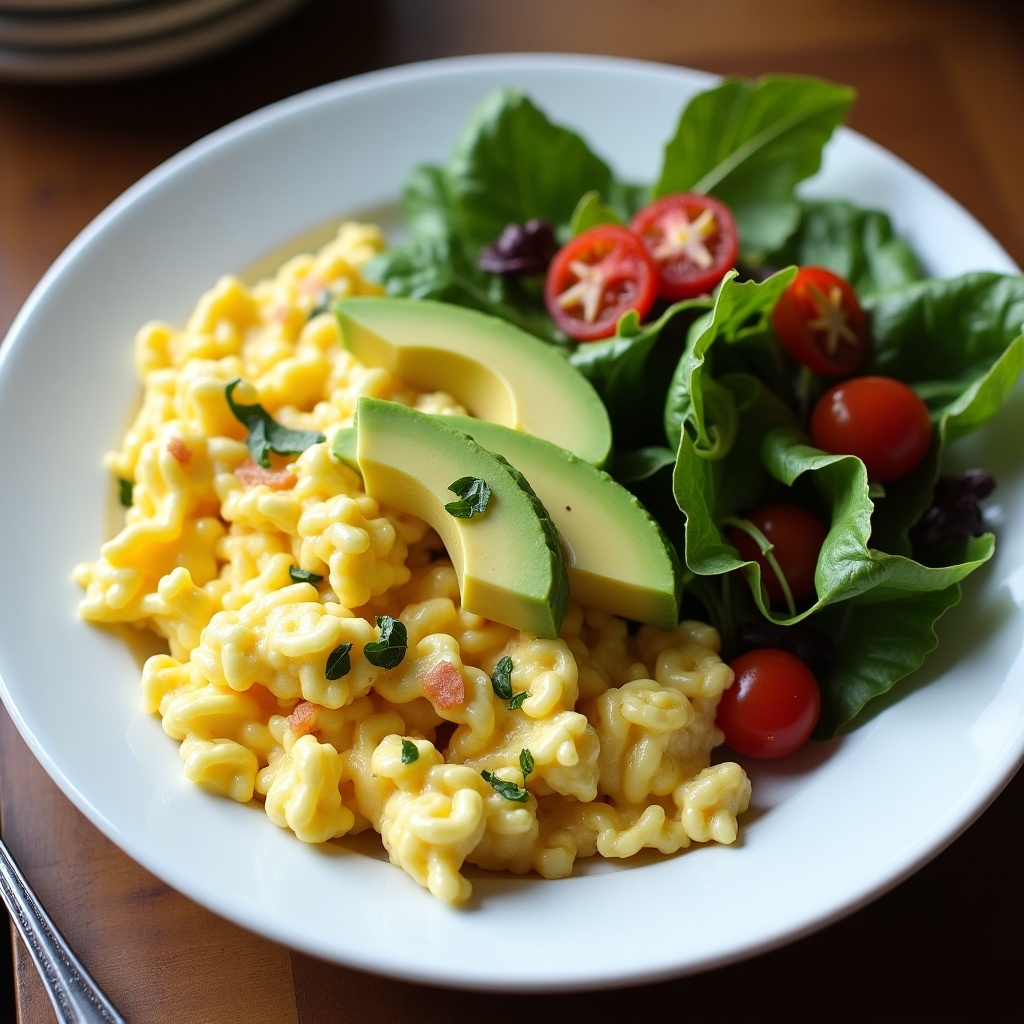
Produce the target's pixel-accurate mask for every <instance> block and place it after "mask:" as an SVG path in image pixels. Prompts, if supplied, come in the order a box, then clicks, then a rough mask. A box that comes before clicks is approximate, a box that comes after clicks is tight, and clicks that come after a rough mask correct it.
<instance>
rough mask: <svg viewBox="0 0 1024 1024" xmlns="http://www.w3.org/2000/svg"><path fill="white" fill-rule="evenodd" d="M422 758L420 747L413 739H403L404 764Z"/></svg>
mask: <svg viewBox="0 0 1024 1024" xmlns="http://www.w3.org/2000/svg"><path fill="white" fill-rule="evenodd" d="M419 758H420V751H419V747H417V746H416V744H415V743H413V741H412V740H407V739H404V738H403V740H402V764H412V763H413V762H414V761H418V760H419Z"/></svg>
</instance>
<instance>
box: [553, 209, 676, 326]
mask: <svg viewBox="0 0 1024 1024" xmlns="http://www.w3.org/2000/svg"><path fill="white" fill-rule="evenodd" d="M657 276H658V272H657V269H656V268H655V266H654V262H653V261H652V260H651V258H650V256H648V255H647V250H646V249H645V248H644V246H643V243H642V242H641V241H640V239H639V238H637V237H636V235H634V234H633V233H632V232H631V231H629V230H628V229H627V228H624V227H621V226H620V225H618V224H599V225H597V226H596V227H593V228H589V229H588V230H586V231H582V232H580V234H578V235H577V236H576V237H575V238H574V239H573V240H572V241H571V242H569V243H567V244H566V245H564V246H563V247H562V248H561V249H559V250H558V252H557V253H555V258H554V259H553V260H552V261H551V265H550V266H549V267H548V274H547V279H546V281H545V284H544V302H545V304H546V305H547V308H548V312H549V313H550V314H551V317H552V319H553V320H554V321H555V323H556V324H557V325H558V327H560V328H561V329H562V330H563V331H565V333H566V334H568V335H569V337H570V338H575V339H576V340H577V341H594V340H595V339H597V338H607V337H609V336H611V335H612V334H614V333H615V325H616V324H617V323H618V322H619V317H621V316H622V314H623V313H626V312H628V311H629V310H631V309H635V310H636V311H637V313H639V314H640V317H641V319H642V318H643V317H644V316H646V315H647V313H648V312H649V311H650V309H651V306H652V305H654V299H655V283H656V281H657Z"/></svg>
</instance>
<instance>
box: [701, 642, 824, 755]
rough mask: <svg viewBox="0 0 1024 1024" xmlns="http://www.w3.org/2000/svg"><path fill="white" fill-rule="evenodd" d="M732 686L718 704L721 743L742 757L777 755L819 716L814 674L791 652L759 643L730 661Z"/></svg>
mask: <svg viewBox="0 0 1024 1024" xmlns="http://www.w3.org/2000/svg"><path fill="white" fill-rule="evenodd" d="M730 668H732V670H733V672H734V673H735V678H734V680H733V684H732V686H730V687H729V689H728V690H726V691H725V693H723V694H722V699H721V701H720V702H719V705H718V714H717V722H718V727H719V728H720V729H721V730H722V732H723V733H725V742H726V743H728V744H729V746H730V747H732V749H733V750H735V751H736V753H738V754H745V755H746V756H747V757H761V758H770V757H783V756H785V755H786V754H791V753H792V752H793V751H794V750H796V749H797V748H798V747H801V746H803V744H804V743H805V742H806V741H807V740H808V739H809V738H810V735H811V733H812V732H814V727H815V726H816V725H817V724H818V716H819V715H820V714H821V691H820V690H819V689H818V681H817V679H815V678H814V673H813V672H811V670H810V669H809V668H808V667H807V666H806V665H805V664H804V663H803V662H802V661H801V660H800V659H799V658H798V657H797V656H796V655H795V654H790V653H789V651H782V650H779V649H777V648H774V647H759V648H758V649H757V650H753V651H748V652H747V653H746V654H741V655H740V656H739V657H737V658H735V659H734V660H733V661H732V662H730Z"/></svg>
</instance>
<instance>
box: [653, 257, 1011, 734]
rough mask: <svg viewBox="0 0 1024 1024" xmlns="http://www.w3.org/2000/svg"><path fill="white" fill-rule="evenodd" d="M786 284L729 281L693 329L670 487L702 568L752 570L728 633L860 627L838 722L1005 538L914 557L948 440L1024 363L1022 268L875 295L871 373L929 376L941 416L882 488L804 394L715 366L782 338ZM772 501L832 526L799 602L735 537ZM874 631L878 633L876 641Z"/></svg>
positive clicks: (997, 397)
mask: <svg viewBox="0 0 1024 1024" xmlns="http://www.w3.org/2000/svg"><path fill="white" fill-rule="evenodd" d="M783 276H784V275H782V274H780V275H777V277H779V278H780V279H781V278H782V277H783ZM777 287H778V282H777V281H776V280H775V279H773V278H769V279H768V280H767V281H766V282H764V283H763V284H753V283H751V282H746V283H740V282H738V281H736V280H735V279H729V280H727V281H725V282H723V285H722V288H721V290H720V292H719V295H718V297H717V301H716V303H715V307H714V309H713V310H711V311H710V312H709V313H708V314H706V315H705V318H704V319H703V320H702V321H699V322H697V323H695V324H694V325H693V327H692V328H691V336H690V340H689V343H688V346H687V350H686V353H685V354H684V356H683V358H682V359H681V360H680V362H679V365H678V367H677V372H676V375H675V376H674V378H673V384H672V386H671V387H670V391H669V401H668V403H667V405H666V429H667V430H670V431H672V432H673V436H675V437H678V448H677V456H676V463H675V467H674V470H673V479H672V487H673V493H674V496H675V499H676V502H677V503H678V505H679V508H680V509H681V510H682V512H683V514H684V516H685V518H686V530H685V541H684V558H685V562H686V565H687V567H688V568H689V570H690V571H692V572H693V573H695V574H696V575H698V576H726V575H729V574H735V573H736V572H739V573H741V574H742V575H743V577H744V578H745V579H746V581H747V584H748V588H749V591H748V593H747V594H746V595H743V596H742V597H741V598H739V599H737V600H736V601H735V607H732V608H726V609H725V610H724V612H723V610H722V608H721V601H720V600H719V601H718V615H719V618H720V619H721V620H722V626H723V628H724V629H726V630H728V629H729V628H730V626H731V624H734V623H736V622H742V621H743V620H744V618H745V617H747V618H749V609H750V608H756V613H757V614H759V615H760V616H763V617H764V618H766V619H768V620H770V621H772V622H776V623H779V624H782V625H794V624H796V623H798V622H801V621H804V620H808V619H810V618H811V617H813V620H814V625H815V626H816V627H817V628H818V629H819V630H821V631H823V632H826V633H827V634H828V635H830V636H833V637H837V636H839V635H840V633H839V632H837V630H838V629H839V624H840V623H842V624H843V630H844V631H847V632H851V631H852V632H851V636H852V637H854V639H850V640H848V641H843V642H841V643H839V644H838V645H837V649H838V650H839V659H838V661H837V663H836V665H835V666H834V667H833V668H832V669H831V670H830V671H829V673H828V674H826V675H825V676H824V677H823V678H822V679H821V680H820V681H821V683H822V687H823V691H826V692H827V694H828V696H827V704H828V713H827V715H825V716H824V717H823V723H824V724H823V725H822V726H821V727H820V728H821V729H831V730H834V729H836V728H839V727H840V726H842V725H843V724H845V723H846V722H847V721H848V720H849V718H850V717H852V715H854V714H856V713H857V712H858V711H859V710H860V708H861V707H862V706H863V703H864V701H866V700H867V699H870V698H871V697H872V696H877V695H878V694H879V693H882V692H885V691H886V690H887V689H889V688H890V687H891V686H892V685H893V684H894V683H895V682H897V681H898V679H900V678H902V677H903V676H904V675H905V674H907V673H908V672H910V671H912V670H913V669H914V668H916V666H917V665H918V664H920V662H921V660H922V659H923V658H924V656H925V654H926V653H927V651H929V650H931V649H932V647H933V646H934V626H935V622H936V620H937V619H938V617H939V616H940V615H941V614H943V613H944V612H945V611H946V610H947V609H948V608H949V607H950V606H951V605H952V604H954V603H955V602H956V600H958V595H959V584H960V583H961V582H962V580H963V579H965V578H966V576H968V575H969V574H970V573H972V572H974V571H975V570H976V569H977V568H978V567H979V566H981V565H982V564H984V563H985V562H986V561H987V560H988V559H989V558H990V557H991V556H992V553H993V550H994V544H995V541H994V538H993V536H992V535H991V534H987V533H986V534H982V535H981V536H979V537H971V538H968V539H966V540H964V541H962V542H958V543H956V544H951V545H947V546H945V547H944V548H943V549H942V550H941V551H937V552H934V553H932V554H931V555H930V557H929V560H928V562H927V563H925V562H922V561H919V560H917V559H916V558H914V557H912V553H911V550H910V543H909V540H908V532H909V529H910V527H911V526H912V525H913V524H914V522H916V521H917V519H918V518H920V516H921V514H922V512H923V511H924V509H925V508H927V507H928V505H929V503H930V501H931V496H932V494H933V491H934V486H935V481H936V479H937V476H938V472H939V464H940V459H941V453H942V450H943V448H944V446H945V445H946V444H947V443H948V442H950V441H952V440H954V439H956V438H959V437H961V436H963V435H964V434H965V433H966V432H967V431H969V430H972V429H974V428H976V427H978V426H980V425H981V424H982V423H984V422H986V421H987V420H988V419H989V418H990V417H991V416H992V415H994V414H995V412H996V411H997V410H998V408H999V407H1000V406H1001V405H1002V403H1003V402H1004V400H1005V399H1006V398H1007V397H1008V395H1009V393H1010V391H1011V389H1012V388H1013V386H1014V384H1015V382H1016V380H1017V378H1018V376H1019V375H1020V373H1021V370H1022V369H1024V333H1022V331H1024V279H1022V278H1019V277H1011V276H1004V275H999V274H993V273H975V274H968V275H964V276H962V277H959V278H955V279H952V280H950V281H923V282H914V283H911V284H909V285H907V286H906V287H904V288H901V289H895V290H890V291H887V292H885V293H883V294H880V295H879V296H877V297H876V298H875V299H874V300H872V302H871V303H870V304H869V310H870V313H871V315H872V317H873V323H874V330H875V350H874V355H873V365H872V370H873V371H874V372H884V373H886V374H887V375H889V376H895V377H899V378H900V379H903V380H905V381H906V382H907V383H909V384H911V385H912V386H914V387H916V388H918V389H919V390H920V391H921V393H922V394H923V395H924V396H925V397H926V398H927V399H928V401H929V406H930V409H931V411H932V415H933V418H934V422H935V431H934V437H933V442H932V446H931V450H930V452H929V453H928V456H927V457H926V458H925V460H924V461H923V462H922V463H921V464H920V465H919V466H918V467H917V468H916V469H915V470H914V471H913V472H912V473H911V474H909V475H908V476H907V477H905V478H903V479H902V480H900V481H897V482H895V483H894V484H891V485H890V486H889V487H888V488H887V490H886V491H885V492H884V493H882V492H879V491H877V489H873V488H872V487H871V486H870V484H869V481H868V478H867V473H866V471H865V468H864V464H863V463H862V462H861V461H860V459H858V458H856V457H854V456H849V455H830V454H827V453H825V452H822V451H821V450H820V449H817V448H815V447H814V446H813V445H811V443H810V441H809V438H808V437H807V434H806V432H805V430H804V428H803V425H802V424H803V420H802V418H801V416H800V415H799V414H798V412H797V409H796V406H797V405H798V401H797V400H796V398H795V396H791V397H793V399H794V400H792V401H786V400H785V399H784V398H783V397H781V396H782V395H785V394H786V393H785V392H779V391H777V390H774V389H773V388H771V387H769V386H768V385H766V384H765V382H764V380H763V379H762V378H761V377H760V376H758V375H757V374H756V373H751V372H746V371H742V370H740V371H736V370H733V371H730V372H727V373H724V374H721V375H718V374H716V373H715V372H714V371H715V367H716V364H718V363H721V362H722V360H720V359H719V353H720V352H724V353H726V354H727V355H728V354H732V350H733V349H734V348H735V346H736V344H737V341H738V340H740V339H745V340H746V341H747V342H748V343H750V344H751V346H752V347H753V348H754V349H759V350H761V353H762V355H763V354H764V351H765V350H767V349H770V348H771V347H773V346H774V345H775V344H776V343H775V342H774V339H773V338H772V336H771V334H770V332H769V331H766V330H763V329H762V328H763V320H764V317H765V316H766V315H767V314H766V311H770V309H771V304H772V303H773V302H774V299H773V297H772V296H773V294H777V291H776V290H777ZM752 365H754V364H753V363H752ZM940 369H941V374H942V376H941V377H940V376H938V375H937V371H938V370H940ZM766 500H789V501H794V502H795V503H797V504H802V505H804V506H805V507H810V508H813V509H815V510H816V511H818V513H819V514H820V515H821V517H822V518H823V520H824V521H825V522H826V523H829V524H830V529H829V532H828V536H827V537H826V540H825V542H824V544H823V546H822V550H821V554H820V556H819V559H818V568H817V572H816V575H815V587H816V591H817V594H816V599H815V600H814V601H813V602H812V603H810V604H808V605H806V606H805V607H802V608H800V609H792V610H787V611H784V612H780V611H779V610H777V609H773V608H771V607H769V606H768V605H767V604H766V602H765V599H764V595H763V593H762V588H761V570H760V567H759V566H758V565H757V564H756V563H753V562H745V561H743V560H742V559H740V558H739V556H738V554H737V552H736V550H735V549H734V548H733V547H732V545H731V544H730V543H729V542H728V539H727V533H728V529H729V525H730V523H729V520H730V517H732V516H737V515H742V512H743V510H744V509H745V508H749V507H751V506H752V505H754V504H760V503H761V502H763V501H766ZM880 607H881V609H882V610H878V609H879V608H880ZM839 608H841V609H842V611H841V613H840V611H837V610H836V609H839ZM871 629H874V630H876V631H877V635H876V637H875V639H874V640H873V641H872V642H868V639H869V638H867V637H866V636H865V635H864V634H866V633H867V632H868V631H869V630H871ZM843 635H845V633H844V634H843ZM728 639H729V638H728V637H726V642H727V643H728ZM883 640H884V641H885V642H884V643H883V642H882V641H883ZM886 644H892V645H896V646H900V647H901V650H900V651H899V652H892V651H889V650H887V649H886Z"/></svg>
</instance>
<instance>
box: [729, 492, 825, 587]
mask: <svg viewBox="0 0 1024 1024" xmlns="http://www.w3.org/2000/svg"><path fill="white" fill-rule="evenodd" d="M745 518H746V519H748V520H749V521H750V522H751V523H752V524H753V525H754V526H756V527H757V529H758V530H760V531H761V533H763V534H764V536H765V539H766V540H767V541H768V543H769V544H771V546H772V555H773V556H774V558H775V561H776V563H777V564H778V566H779V570H780V571H781V572H782V575H783V576H784V577H785V579H786V584H787V585H788V586H789V592H790V595H791V597H792V598H793V600H794V601H802V600H803V599H804V598H805V597H810V596H811V595H812V594H813V593H814V570H815V569H816V568H817V565H818V554H819V552H820V551H821V545H822V544H823V543H824V542H825V536H826V534H827V533H828V527H827V526H826V525H825V524H824V523H823V522H822V521H821V520H820V519H819V518H818V517H817V516H816V515H815V514H814V513H813V512H809V511H808V510H807V509H805V508H801V507H800V506H799V505H788V504H784V503H781V502H780V503H776V504H773V505H760V506H758V507H757V508H754V509H751V510H750V511H749V512H748V513H747V514H746V516H745ZM729 543H730V544H732V546H733V547H734V548H736V550H737V551H738V552H739V556H740V558H742V559H743V560H744V561H747V562H757V563H758V564H759V565H760V566H761V581H762V583H763V584H764V586H765V589H766V590H767V591H768V600H769V602H770V603H771V604H773V605H779V604H783V603H784V602H785V592H784V591H783V589H782V583H781V582H780V580H779V577H778V576H777V575H776V573H775V570H774V569H773V568H772V566H771V565H770V563H769V562H768V559H767V558H766V557H765V555H764V554H762V552H761V548H760V547H759V546H758V543H757V541H756V540H755V539H754V538H753V537H752V536H751V535H750V534H749V533H747V532H746V531H745V530H742V529H740V528H739V527H736V528H734V529H732V530H731V531H730V533H729Z"/></svg>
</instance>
